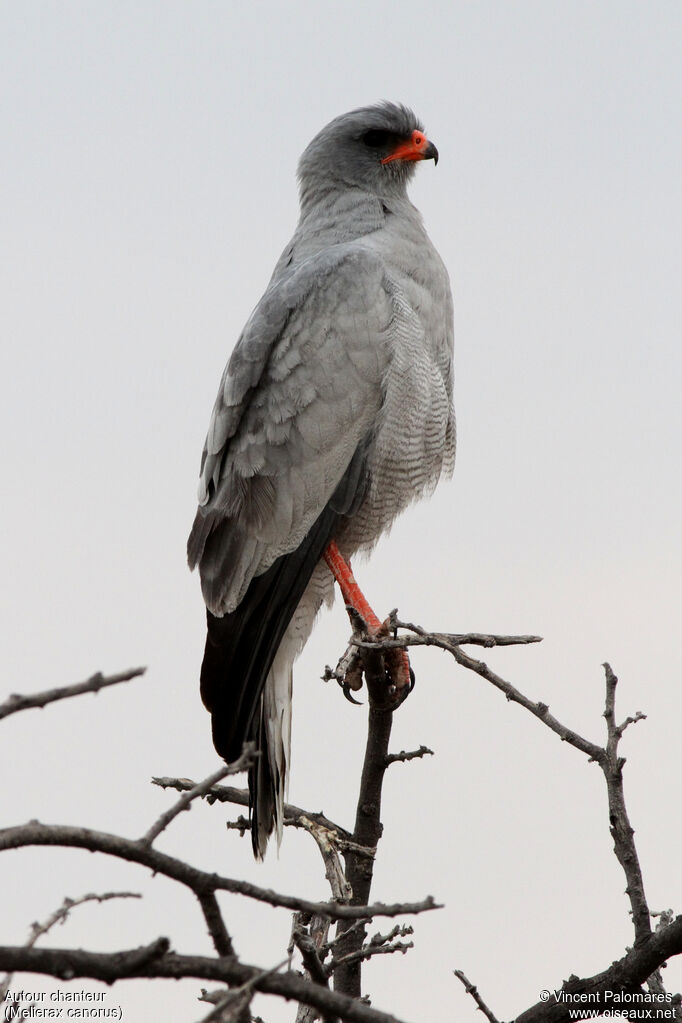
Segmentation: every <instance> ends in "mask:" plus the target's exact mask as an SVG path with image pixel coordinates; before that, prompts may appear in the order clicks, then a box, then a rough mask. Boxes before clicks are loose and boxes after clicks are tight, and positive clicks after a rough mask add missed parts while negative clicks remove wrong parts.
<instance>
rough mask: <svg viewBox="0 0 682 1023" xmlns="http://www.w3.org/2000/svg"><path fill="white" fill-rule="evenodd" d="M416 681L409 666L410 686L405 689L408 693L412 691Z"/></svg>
mask: <svg viewBox="0 0 682 1023" xmlns="http://www.w3.org/2000/svg"><path fill="white" fill-rule="evenodd" d="M416 683H417V677H416V675H415V673H414V672H413V671H412V668H410V688H409V689H408V690H407V691H408V693H411V692H412V690H413V689H414V687H415V685H416Z"/></svg>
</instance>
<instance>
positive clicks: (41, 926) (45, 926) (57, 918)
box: [0, 892, 142, 1002]
mask: <svg viewBox="0 0 682 1023" xmlns="http://www.w3.org/2000/svg"><path fill="white" fill-rule="evenodd" d="M141 898H142V896H141V894H140V893H139V892H104V893H103V894H102V895H96V894H95V893H94V892H90V893H89V894H88V895H81V896H80V897H79V898H77V899H70V898H69V897H68V896H66V897H65V899H64V901H63V902H62V904H61V906H60V907H59V909H56V910H55V911H54V913H51V914H50V915H49V916H48V918H47V920H44V921H43V923H33V924H31V933H30V935H29V937H28V939H27V941H26V945H25V946H24V947H25V948H32V947H33V946H34V945H35V943H36V941H37V940H38V938H42V936H43V935H44V934H47V933H48V932H49V931H50V930H52V928H53V927H54V926H55V925H56V924H64V923H66V920H67V919H68V916H69V913H70V912H71V910H72V909H76V908H77V907H78V906H82V905H83V904H84V903H85V902H108V901H109V899H141ZM11 983H12V974H11V973H9V974H7V976H6V977H5V979H4V980H3V981H2V982H0V1002H3V1001H5V998H6V995H7V992H8V990H9V988H10V985H11Z"/></svg>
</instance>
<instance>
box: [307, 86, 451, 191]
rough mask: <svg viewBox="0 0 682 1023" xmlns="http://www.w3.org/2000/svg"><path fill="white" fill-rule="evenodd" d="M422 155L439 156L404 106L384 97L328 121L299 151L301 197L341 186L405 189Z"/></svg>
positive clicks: (379, 189) (424, 157) (426, 157)
mask: <svg viewBox="0 0 682 1023" xmlns="http://www.w3.org/2000/svg"><path fill="white" fill-rule="evenodd" d="M421 160H433V161H434V162H438V150H437V149H436V147H435V146H434V144H433V143H432V142H430V141H429V139H428V138H427V137H426V135H425V134H424V129H423V127H422V125H421V123H420V122H419V120H418V119H417V117H416V116H415V115H414V114H413V113H412V111H411V110H408V108H407V107H404V106H402V105H401V104H398V103H388V102H384V103H377V104H376V105H375V106H370V107H361V108H360V109H358V110H351V111H350V113H347V114H342V115H341V116H340V117H336V118H334V120H333V121H330V123H329V124H328V125H327V126H326V127H325V128H323V129H322V131H321V132H319V133H318V134H317V135H316V136H315V138H314V139H313V140H312V142H311V143H310V145H309V146H308V147H307V148H306V150H305V152H304V153H303V155H302V157H301V159H300V162H299V165H298V177H299V181H300V186H301V200H302V201H305V199H306V196H307V195H309V194H310V193H317V194H319V193H320V191H322V192H324V190H325V189H327V190H332V189H333V190H336V189H338V188H344V187H345V188H361V189H362V190H363V191H371V192H374V193H376V194H377V195H391V194H393V195H395V194H396V193H404V192H405V188H406V185H407V182H408V181H409V179H410V178H411V177H412V175H413V173H414V170H415V168H416V166H417V163H419V162H420V161H421Z"/></svg>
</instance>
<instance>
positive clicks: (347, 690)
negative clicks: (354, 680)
mask: <svg viewBox="0 0 682 1023" xmlns="http://www.w3.org/2000/svg"><path fill="white" fill-rule="evenodd" d="M337 681H338V683H339V685H340V686H341V688H342V689H343V695H344V696H345V697H346V699H347V700H348V702H349V703H353V704H355V706H356V707H362V700H356V699H355V697H354V696H352V695H351V689H350V686H349V685H347V684H346V681H345V679H344V680H343V682H342V681H341V679H337Z"/></svg>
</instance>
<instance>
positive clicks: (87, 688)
mask: <svg viewBox="0 0 682 1023" xmlns="http://www.w3.org/2000/svg"><path fill="white" fill-rule="evenodd" d="M146 670H147V669H146V668H129V669H128V671H121V672H119V673H118V674H117V675H103V674H102V673H101V672H99V671H98V672H97V674H96V675H92V676H91V677H90V678H89V679H86V680H85V682H76V683H75V684H74V685H71V686H63V687H62V688H60V689H45V690H43V692H41V693H33V694H32V695H30V696H22V695H20V694H19V693H12V694H11V696H9V697H8V699H7V700H5V702H4V703H0V720H2V718H6V717H9V715H10V714H16V713H18V712H19V711H20V710H30V709H31V708H33V707H45V706H47V704H48V703H56V702H57V700H68V699H70V697H72V696H80V695H81V693H98V692H99V691H100V689H106V687H107V686H116V685H118V684H119V683H120V682H130V680H131V679H133V678H138V677H139V676H140V675H144V673H145V671H146Z"/></svg>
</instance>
